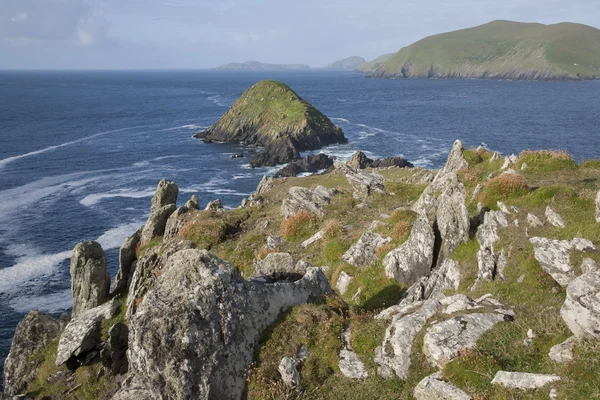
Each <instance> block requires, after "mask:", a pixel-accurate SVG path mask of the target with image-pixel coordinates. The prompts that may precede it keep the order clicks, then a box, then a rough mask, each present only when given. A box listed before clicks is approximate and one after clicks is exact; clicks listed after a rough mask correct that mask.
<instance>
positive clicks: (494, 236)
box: [477, 211, 500, 281]
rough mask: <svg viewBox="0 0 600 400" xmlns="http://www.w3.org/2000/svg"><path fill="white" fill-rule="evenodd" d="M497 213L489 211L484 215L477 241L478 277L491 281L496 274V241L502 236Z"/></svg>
mask: <svg viewBox="0 0 600 400" xmlns="http://www.w3.org/2000/svg"><path fill="white" fill-rule="evenodd" d="M495 214H496V213H495V212H494V211H489V212H487V213H485V215H484V217H483V224H481V225H480V226H479V229H478V230H477V241H478V242H479V250H478V251H477V265H478V267H479V273H478V279H479V280H487V281H491V280H492V279H494V276H495V274H496V252H495V250H494V243H496V241H497V240H498V239H500V237H499V236H498V224H497V223H496V215H495Z"/></svg>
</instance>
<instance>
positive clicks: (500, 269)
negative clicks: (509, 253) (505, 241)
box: [496, 249, 508, 280]
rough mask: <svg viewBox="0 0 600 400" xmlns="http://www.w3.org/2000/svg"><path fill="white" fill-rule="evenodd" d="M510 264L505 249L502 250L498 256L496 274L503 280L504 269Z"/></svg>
mask: <svg viewBox="0 0 600 400" xmlns="http://www.w3.org/2000/svg"><path fill="white" fill-rule="evenodd" d="M507 265H508V260H507V259H506V252H505V251H504V249H502V250H500V255H499V256H498V260H497V261H496V276H497V277H498V278H500V279H501V280H505V279H506V277H505V276H504V270H505V269H506V266H507Z"/></svg>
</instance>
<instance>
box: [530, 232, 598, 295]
mask: <svg viewBox="0 0 600 400" xmlns="http://www.w3.org/2000/svg"><path fill="white" fill-rule="evenodd" d="M529 241H530V242H531V244H533V250H534V256H535V259H536V260H537V261H538V262H539V263H540V266H541V267H542V269H543V270H544V271H546V272H547V273H548V274H550V276H552V278H553V279H554V280H555V281H556V282H558V284H560V285H561V286H567V285H568V284H569V282H571V281H572V280H573V279H575V277H576V276H577V272H576V271H575V269H574V267H573V266H572V265H571V251H572V250H573V249H575V250H578V251H595V250H596V247H595V246H594V244H593V243H592V242H590V241H589V240H585V239H581V238H575V239H573V240H553V239H546V238H542V237H532V238H530V239H529Z"/></svg>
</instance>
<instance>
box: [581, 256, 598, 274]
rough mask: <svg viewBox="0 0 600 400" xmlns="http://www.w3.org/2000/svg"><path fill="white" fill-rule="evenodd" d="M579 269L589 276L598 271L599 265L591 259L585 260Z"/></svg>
mask: <svg viewBox="0 0 600 400" xmlns="http://www.w3.org/2000/svg"><path fill="white" fill-rule="evenodd" d="M579 269H581V272H583V273H584V274H588V273H590V272H595V271H598V264H596V261H594V260H592V259H591V258H584V259H583V261H582V262H581V267H579Z"/></svg>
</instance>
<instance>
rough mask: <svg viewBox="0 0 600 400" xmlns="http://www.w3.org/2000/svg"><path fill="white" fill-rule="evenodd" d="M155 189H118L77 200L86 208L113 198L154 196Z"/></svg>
mask: <svg viewBox="0 0 600 400" xmlns="http://www.w3.org/2000/svg"><path fill="white" fill-rule="evenodd" d="M155 191H156V189H153V188H146V189H144V190H135V189H119V190H116V191H111V192H104V193H93V194H88V195H87V196H85V197H84V198H83V199H81V200H79V203H80V204H81V205H83V206H86V207H91V206H94V205H96V204H98V203H99V202H100V201H102V200H104V199H111V198H115V197H124V198H131V199H143V198H145V197H152V196H154V193H155Z"/></svg>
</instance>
